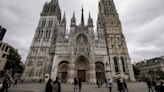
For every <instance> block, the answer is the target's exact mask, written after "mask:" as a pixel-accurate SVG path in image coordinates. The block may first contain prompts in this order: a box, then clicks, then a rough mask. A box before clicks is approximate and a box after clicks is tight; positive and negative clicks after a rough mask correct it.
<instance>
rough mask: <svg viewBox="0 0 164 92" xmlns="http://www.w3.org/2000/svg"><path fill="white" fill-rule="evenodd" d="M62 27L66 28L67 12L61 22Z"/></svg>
mask: <svg viewBox="0 0 164 92" xmlns="http://www.w3.org/2000/svg"><path fill="white" fill-rule="evenodd" d="M61 25H63V26H66V17H65V12H64V14H63V19H62V20H61Z"/></svg>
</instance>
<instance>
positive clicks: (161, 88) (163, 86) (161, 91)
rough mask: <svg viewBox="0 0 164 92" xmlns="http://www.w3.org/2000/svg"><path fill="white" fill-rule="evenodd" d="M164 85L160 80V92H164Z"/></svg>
mask: <svg viewBox="0 0 164 92" xmlns="http://www.w3.org/2000/svg"><path fill="white" fill-rule="evenodd" d="M163 84H164V83H163V81H162V80H160V86H159V92H163V90H164V85H163Z"/></svg>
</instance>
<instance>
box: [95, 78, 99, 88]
mask: <svg viewBox="0 0 164 92" xmlns="http://www.w3.org/2000/svg"><path fill="white" fill-rule="evenodd" d="M96 84H97V87H98V88H99V80H98V79H97V81H96Z"/></svg>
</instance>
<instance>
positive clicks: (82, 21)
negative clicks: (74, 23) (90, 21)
mask: <svg viewBox="0 0 164 92" xmlns="http://www.w3.org/2000/svg"><path fill="white" fill-rule="evenodd" d="M81 11H82V14H81V25H82V26H84V13H83V12H84V9H83V7H82V10H81Z"/></svg>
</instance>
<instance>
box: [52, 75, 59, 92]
mask: <svg viewBox="0 0 164 92" xmlns="http://www.w3.org/2000/svg"><path fill="white" fill-rule="evenodd" d="M52 92H61V86H60V82H59V78H58V77H56V80H55V81H54V82H53V85H52Z"/></svg>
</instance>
